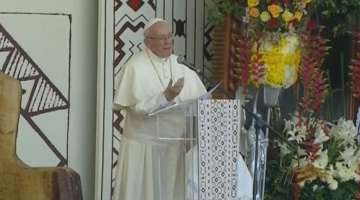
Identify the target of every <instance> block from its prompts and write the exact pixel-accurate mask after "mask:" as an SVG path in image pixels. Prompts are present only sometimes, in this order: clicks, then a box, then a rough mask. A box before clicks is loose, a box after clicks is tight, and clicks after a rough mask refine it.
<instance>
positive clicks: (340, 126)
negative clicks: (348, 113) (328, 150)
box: [330, 118, 356, 144]
mask: <svg viewBox="0 0 360 200" xmlns="http://www.w3.org/2000/svg"><path fill="white" fill-rule="evenodd" d="M330 134H331V135H332V136H334V137H335V138H336V139H338V140H344V141H343V142H342V144H354V143H355V138H356V128H355V126H354V123H353V122H352V121H351V120H347V121H345V120H344V119H343V118H340V119H339V121H338V123H337V125H336V126H334V127H333V128H332V129H331V130H330Z"/></svg>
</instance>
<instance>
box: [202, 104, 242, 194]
mask: <svg viewBox="0 0 360 200" xmlns="http://www.w3.org/2000/svg"><path fill="white" fill-rule="evenodd" d="M198 106H199V107H198V108H199V109H198V118H199V119H198V120H199V124H198V127H199V144H198V145H199V199H200V200H217V199H227V200H233V199H237V196H238V194H237V185H238V183H237V180H238V176H237V170H238V169H237V168H238V166H237V160H238V158H239V155H240V153H239V152H240V144H239V137H240V128H241V127H240V118H241V104H240V101H238V100H203V101H199V103H198Z"/></svg>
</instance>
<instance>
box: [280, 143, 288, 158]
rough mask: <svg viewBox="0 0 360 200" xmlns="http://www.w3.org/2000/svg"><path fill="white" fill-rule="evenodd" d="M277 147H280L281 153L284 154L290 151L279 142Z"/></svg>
mask: <svg viewBox="0 0 360 200" xmlns="http://www.w3.org/2000/svg"><path fill="white" fill-rule="evenodd" d="M279 147H280V153H281V155H286V154H289V153H291V151H290V150H289V148H288V146H287V145H286V144H279Z"/></svg>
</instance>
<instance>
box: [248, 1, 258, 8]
mask: <svg viewBox="0 0 360 200" xmlns="http://www.w3.org/2000/svg"><path fill="white" fill-rule="evenodd" d="M247 4H248V7H250V8H251V7H255V6H257V5H259V0H247Z"/></svg>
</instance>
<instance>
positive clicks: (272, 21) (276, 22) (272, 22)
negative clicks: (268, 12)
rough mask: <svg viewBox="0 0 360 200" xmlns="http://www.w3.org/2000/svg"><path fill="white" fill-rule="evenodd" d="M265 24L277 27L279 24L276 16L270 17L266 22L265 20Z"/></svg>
mask: <svg viewBox="0 0 360 200" xmlns="http://www.w3.org/2000/svg"><path fill="white" fill-rule="evenodd" d="M267 26H268V27H269V28H277V27H278V26H279V21H278V20H277V19H276V18H273V17H272V18H271V19H270V20H269V21H268V22H267Z"/></svg>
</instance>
